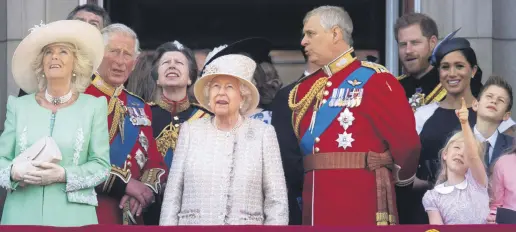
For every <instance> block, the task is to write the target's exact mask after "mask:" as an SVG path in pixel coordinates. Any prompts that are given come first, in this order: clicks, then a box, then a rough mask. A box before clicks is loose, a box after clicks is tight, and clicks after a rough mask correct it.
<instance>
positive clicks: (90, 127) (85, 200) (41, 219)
mask: <svg viewBox="0 0 516 232" xmlns="http://www.w3.org/2000/svg"><path fill="white" fill-rule="evenodd" d="M106 114H107V103H106V99H105V98H96V97H93V96H90V95H85V94H80V95H79V98H78V99H77V101H76V102H74V103H73V104H72V105H70V106H68V107H66V108H63V109H60V110H59V111H58V112H57V113H56V114H55V120H54V129H53V133H52V137H53V138H54V140H55V141H56V143H57V145H58V147H59V149H60V151H61V153H62V160H61V162H60V165H61V166H62V167H64V169H65V172H66V183H54V184H50V185H47V186H44V187H43V186H37V185H27V186H25V187H21V186H19V185H18V183H15V182H12V181H11V177H10V176H11V174H10V173H11V165H12V160H13V159H14V158H15V157H16V156H18V155H19V154H20V153H21V152H23V151H24V150H25V149H27V148H29V147H30V146H31V145H32V144H33V143H35V142H36V141H38V140H39V139H40V138H42V137H45V136H50V128H51V121H52V120H51V118H52V112H51V111H50V110H47V109H45V108H43V107H41V106H40V105H39V104H38V103H37V102H36V99H35V96H34V94H30V95H26V96H23V97H20V98H14V97H9V100H8V103H7V118H6V121H5V127H4V132H3V134H2V135H1V136H0V148H1V149H0V187H2V188H5V189H7V190H8V193H7V197H6V200H5V205H4V209H3V214H2V221H1V224H18V225H20V224H21V225H50V226H82V225H88V224H96V223H97V214H96V212H95V206H97V204H98V202H97V195H96V193H95V190H94V188H95V186H97V185H98V184H100V183H102V182H104V180H105V179H106V178H107V174H108V172H109V169H110V164H109V137H108V136H109V135H108V131H107V128H108V127H107V120H106Z"/></svg>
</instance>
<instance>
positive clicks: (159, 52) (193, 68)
mask: <svg viewBox="0 0 516 232" xmlns="http://www.w3.org/2000/svg"><path fill="white" fill-rule="evenodd" d="M167 52H181V53H182V54H183V55H184V56H185V57H186V59H187V60H188V77H189V78H190V81H191V83H192V84H191V85H190V87H191V86H193V84H194V83H195V81H197V72H198V68H197V61H196V60H195V55H194V53H193V51H192V50H191V49H190V48H188V47H186V46H184V45H182V44H181V43H179V42H177V41H174V42H166V43H164V44H162V45H160V46H159V47H158V48H157V49H156V55H155V56H154V60H153V62H152V72H151V76H152V78H153V79H154V80H155V81H156V80H158V63H159V60H160V59H161V57H162V56H163V54H165V53H167ZM190 87H189V88H190ZM187 92H188V98H189V99H190V101H194V102H195V97H193V95H191V94H190V93H191V92H192V91H188V90H187Z"/></svg>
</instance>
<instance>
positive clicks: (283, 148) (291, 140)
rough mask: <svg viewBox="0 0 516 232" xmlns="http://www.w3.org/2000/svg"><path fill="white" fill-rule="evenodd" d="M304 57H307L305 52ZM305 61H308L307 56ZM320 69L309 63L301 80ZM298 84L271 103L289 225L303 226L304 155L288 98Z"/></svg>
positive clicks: (277, 96)
mask: <svg viewBox="0 0 516 232" xmlns="http://www.w3.org/2000/svg"><path fill="white" fill-rule="evenodd" d="M303 56H305V54H304V52H303ZM305 61H307V57H306V56H305ZM319 68H320V67H318V66H317V65H315V64H313V63H310V62H307V69H306V70H305V72H304V73H303V75H302V76H301V78H302V77H304V76H307V75H310V74H311V73H313V72H315V71H316V70H317V69H319ZM296 84H297V81H295V82H294V83H292V84H290V85H287V86H285V87H284V88H282V89H281V90H279V91H278V93H276V96H275V97H274V100H273V101H272V103H271V110H272V119H271V124H272V126H274V129H275V130H276V134H277V137H278V142H279V146H280V152H281V158H282V162H283V169H284V171H285V180H286V182H287V189H288V206H289V225H301V215H302V214H301V203H302V202H301V193H302V190H303V175H304V169H303V155H302V154H301V151H300V150H299V142H298V140H297V137H296V135H295V133H294V129H293V127H292V110H291V109H290V107H289V106H288V96H289V94H290V91H291V90H292V89H293V88H294V86H295V85H296Z"/></svg>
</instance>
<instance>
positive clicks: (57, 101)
mask: <svg viewBox="0 0 516 232" xmlns="http://www.w3.org/2000/svg"><path fill="white" fill-rule="evenodd" d="M72 95H73V94H72V90H70V91H69V92H68V93H67V94H66V95H64V96H61V97H53V96H52V95H50V94H49V93H48V89H47V90H45V98H46V99H47V101H48V102H50V103H52V104H53V105H56V106H57V105H61V104H64V103H67V102H68V101H70V99H72Z"/></svg>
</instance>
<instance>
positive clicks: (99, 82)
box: [91, 73, 124, 97]
mask: <svg viewBox="0 0 516 232" xmlns="http://www.w3.org/2000/svg"><path fill="white" fill-rule="evenodd" d="M94 75H95V78H94V79H93V81H92V82H91V83H92V84H93V85H94V86H95V87H97V89H99V90H100V91H101V92H102V93H104V94H106V95H108V96H110V97H113V96H118V95H120V93H121V92H122V90H123V89H124V85H120V86H119V87H117V88H115V87H113V86H111V85H110V84H108V83H106V82H105V81H104V79H102V77H100V75H99V74H98V73H95V74H94Z"/></svg>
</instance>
